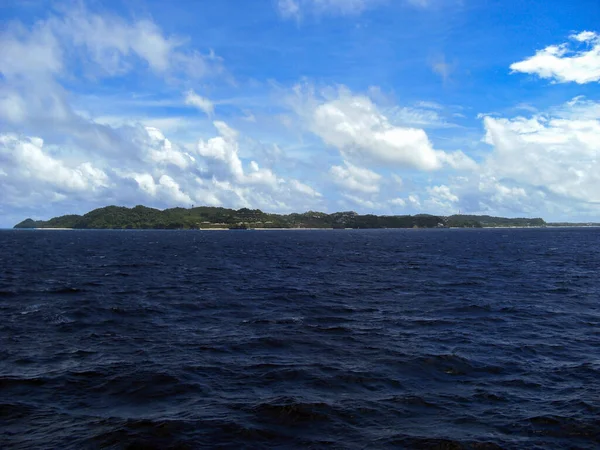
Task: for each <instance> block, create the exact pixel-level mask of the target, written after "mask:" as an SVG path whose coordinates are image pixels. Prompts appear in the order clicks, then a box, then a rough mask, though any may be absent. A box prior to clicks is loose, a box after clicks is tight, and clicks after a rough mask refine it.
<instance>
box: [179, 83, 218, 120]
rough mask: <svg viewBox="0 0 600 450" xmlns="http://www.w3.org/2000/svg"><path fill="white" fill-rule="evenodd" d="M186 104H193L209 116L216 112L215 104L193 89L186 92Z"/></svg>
mask: <svg viewBox="0 0 600 450" xmlns="http://www.w3.org/2000/svg"><path fill="white" fill-rule="evenodd" d="M185 104H186V105H191V106H194V107H196V108H198V109H199V110H200V111H204V112H205V113H206V115H207V116H209V117H211V116H212V115H213V113H214V110H215V106H214V104H213V102H211V101H210V100H209V99H207V98H204V97H201V96H199V95H198V94H196V93H195V92H194V91H193V90H190V91H188V92H186V95H185Z"/></svg>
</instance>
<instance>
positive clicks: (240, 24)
mask: <svg viewBox="0 0 600 450" xmlns="http://www.w3.org/2000/svg"><path fill="white" fill-rule="evenodd" d="M0 21H1V22H2V27H1V28H0V30H1V31H0V226H5V227H8V226H12V225H13V224H14V223H16V222H18V221H20V220H22V219H23V218H25V217H33V218H48V217H52V216H55V215H60V214H66V213H84V212H86V211H88V210H90V209H93V208H95V207H99V206H105V205H107V204H119V205H126V206H134V205H136V204H145V205H149V206H155V207H159V208H165V207H172V206H191V205H192V204H194V205H220V206H226V207H234V208H240V207H251V208H260V209H263V210H265V211H273V212H291V211H305V210H321V211H327V212H333V211H339V210H355V211H358V212H361V213H367V212H369V213H378V214H415V213H423V212H426V213H432V214H453V213H456V212H458V211H461V212H463V213H473V214H497V215H504V216H542V217H544V218H546V219H549V220H567V219H568V220H596V221H600V206H599V205H600V158H599V156H600V102H599V99H598V94H599V93H600V89H599V85H598V83H599V81H600V28H599V25H598V24H600V4H598V2H597V0H579V1H577V2H570V1H547V0H546V1H541V0H540V1H538V0H530V1H526V2H523V1H496V0H393V1H392V0H256V1H252V2H240V1H237V0H222V1H218V2H214V1H197V2H196V1H181V2H163V1H142V0H136V1H133V2H132V1H128V2H121V1H113V2H99V1H87V2H84V1H79V2H70V1H69V2H48V1H42V0H28V1H25V0H24V1H10V0H9V1H4V2H3V3H2V5H0Z"/></svg>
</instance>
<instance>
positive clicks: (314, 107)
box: [294, 86, 473, 171]
mask: <svg viewBox="0 0 600 450" xmlns="http://www.w3.org/2000/svg"><path fill="white" fill-rule="evenodd" d="M294 91H295V95H296V97H295V99H294V100H295V101H296V103H295V107H296V109H297V110H299V111H300V114H301V116H302V117H303V119H304V120H305V121H306V123H307V126H308V129H309V130H310V131H311V132H313V133H314V134H316V135H317V136H319V137H320V138H321V139H322V140H323V141H324V142H325V143H326V144H328V145H330V146H332V147H335V148H337V149H338V150H339V151H340V152H341V153H342V156H343V157H344V158H345V159H346V160H349V161H364V162H366V163H369V164H375V165H386V166H390V165H391V166H396V167H406V168H414V169H418V170H424V171H432V170H437V169H440V168H442V167H443V166H444V165H445V164H448V165H450V166H451V167H454V168H461V169H462V168H465V167H469V166H470V167H473V163H472V161H470V159H469V158H468V157H467V156H466V155H464V154H455V155H449V154H446V153H445V152H443V151H441V150H435V149H434V148H433V145H432V143H431V141H430V140H429V137H428V136H427V133H426V132H425V131H424V130H423V129H422V128H415V127H406V126H400V125H397V124H395V123H393V122H392V121H391V120H390V118H389V117H388V116H387V115H385V114H384V113H383V112H382V111H381V110H380V108H379V107H378V106H377V105H376V104H375V103H373V102H372V101H371V99H369V98H368V97H366V96H363V95H354V94H352V93H351V92H350V91H349V90H348V89H346V88H341V89H339V90H338V91H337V92H336V94H335V95H331V94H329V95H328V96H327V97H323V98H320V97H319V96H317V95H315V94H314V92H313V91H312V89H311V88H310V87H309V88H308V89H307V88H305V87H303V86H296V87H295V89H294ZM396 111H397V109H396Z"/></svg>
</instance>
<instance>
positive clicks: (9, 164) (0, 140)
mask: <svg viewBox="0 0 600 450" xmlns="http://www.w3.org/2000/svg"><path fill="white" fill-rule="evenodd" d="M43 146H44V141H43V140H42V139H40V138H36V137H30V138H20V137H19V136H16V135H10V134H5V135H0V155H1V156H2V160H1V161H2V162H3V163H4V164H5V166H6V167H5V168H6V169H7V170H8V171H9V175H12V177H13V178H16V179H17V180H18V181H19V182H20V183H23V182H27V183H32V184H38V183H41V184H45V185H49V186H52V187H54V188H57V189H60V190H62V191H95V190H97V189H100V188H103V187H107V186H108V177H107V175H106V173H105V172H104V171H103V170H101V169H99V168H96V167H94V166H93V165H92V164H91V163H90V162H87V161H86V162H83V163H80V164H77V165H70V164H68V163H66V162H65V161H62V160H60V159H56V158H54V157H52V156H51V155H50V154H48V153H47V152H45V151H44V149H43Z"/></svg>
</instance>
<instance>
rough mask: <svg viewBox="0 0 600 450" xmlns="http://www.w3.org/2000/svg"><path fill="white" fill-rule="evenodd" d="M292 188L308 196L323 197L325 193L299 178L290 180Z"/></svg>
mask: <svg viewBox="0 0 600 450" xmlns="http://www.w3.org/2000/svg"><path fill="white" fill-rule="evenodd" d="M290 186H291V188H292V189H293V190H294V191H296V192H298V193H299V194H302V195H306V196H308V197H323V195H322V194H321V193H319V192H317V191H315V190H314V189H313V188H311V187H310V186H308V185H307V184H304V183H301V182H299V181H298V180H290Z"/></svg>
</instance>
